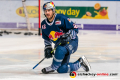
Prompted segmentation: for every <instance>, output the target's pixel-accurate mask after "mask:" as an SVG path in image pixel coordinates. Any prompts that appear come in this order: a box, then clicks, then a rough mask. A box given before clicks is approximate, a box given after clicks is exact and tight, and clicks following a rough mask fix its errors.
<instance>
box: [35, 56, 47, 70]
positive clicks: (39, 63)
mask: <svg viewBox="0 0 120 80" xmlns="http://www.w3.org/2000/svg"><path fill="white" fill-rule="evenodd" d="M44 59H45V58H43V59H42V60H41V61H40V62H39V63H38V64H36V65H35V66H34V67H33V69H35V68H36V67H37V66H38V65H39V64H40V63H41V62H42V61H43V60H44Z"/></svg>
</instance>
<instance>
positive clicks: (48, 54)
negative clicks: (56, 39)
mask: <svg viewBox="0 0 120 80" xmlns="http://www.w3.org/2000/svg"><path fill="white" fill-rule="evenodd" d="M51 51H52V47H51V46H46V47H45V50H44V52H45V54H44V56H45V58H47V59H48V58H52V55H53V54H54V52H52V53H51Z"/></svg>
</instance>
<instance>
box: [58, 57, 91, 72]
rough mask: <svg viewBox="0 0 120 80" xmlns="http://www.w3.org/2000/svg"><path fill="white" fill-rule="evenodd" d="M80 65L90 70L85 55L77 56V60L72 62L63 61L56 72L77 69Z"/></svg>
mask: <svg viewBox="0 0 120 80" xmlns="http://www.w3.org/2000/svg"><path fill="white" fill-rule="evenodd" d="M80 67H83V69H84V70H85V71H86V72H88V71H89V70H90V65H89V63H88V61H87V59H86V58H85V56H83V57H81V58H79V59H78V60H77V61H75V62H74V63H68V64H67V63H64V64H62V65H61V66H60V67H59V68H58V69H57V72H58V73H68V72H71V71H77V70H78V69H79V68H80Z"/></svg>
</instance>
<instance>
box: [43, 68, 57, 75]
mask: <svg viewBox="0 0 120 80" xmlns="http://www.w3.org/2000/svg"><path fill="white" fill-rule="evenodd" d="M54 71H55V70H53V69H52V68H51V66H49V67H46V68H43V69H42V73H44V74H48V73H50V72H54Z"/></svg>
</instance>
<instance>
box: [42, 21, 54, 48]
mask: <svg viewBox="0 0 120 80" xmlns="http://www.w3.org/2000/svg"><path fill="white" fill-rule="evenodd" d="M41 26H42V23H41ZM41 29H42V27H41ZM42 38H43V39H44V44H45V46H52V41H51V40H50V39H49V38H48V36H47V35H45V33H44V31H43V29H42Z"/></svg>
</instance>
